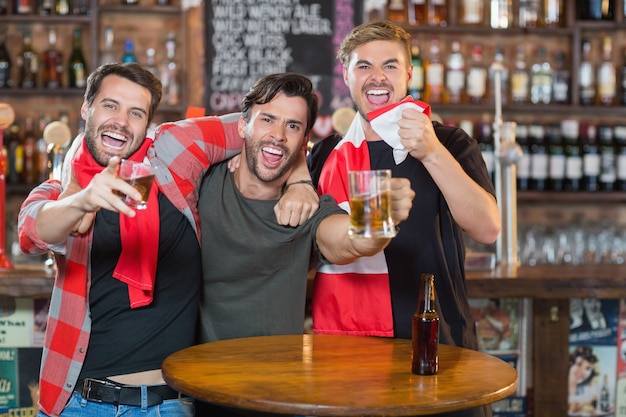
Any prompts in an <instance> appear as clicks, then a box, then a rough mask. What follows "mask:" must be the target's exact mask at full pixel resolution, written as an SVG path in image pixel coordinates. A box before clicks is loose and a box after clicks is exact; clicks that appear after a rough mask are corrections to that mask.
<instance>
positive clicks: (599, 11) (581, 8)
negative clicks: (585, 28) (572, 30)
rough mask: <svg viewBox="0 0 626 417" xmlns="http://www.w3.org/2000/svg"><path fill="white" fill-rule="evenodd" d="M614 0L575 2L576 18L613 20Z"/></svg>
mask: <svg viewBox="0 0 626 417" xmlns="http://www.w3.org/2000/svg"><path fill="white" fill-rule="evenodd" d="M614 3H615V2H614V0H585V1H578V2H576V8H577V9H578V18H579V19H581V20H613V18H614V17H615V12H614V8H615V5H614Z"/></svg>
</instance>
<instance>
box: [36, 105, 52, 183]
mask: <svg viewBox="0 0 626 417" xmlns="http://www.w3.org/2000/svg"><path fill="white" fill-rule="evenodd" d="M48 123H50V116H49V115H47V114H42V115H41V116H40V117H39V139H38V140H37V175H38V178H37V182H38V183H42V182H44V181H46V180H47V179H48V178H49V174H50V169H49V167H48V142H46V140H45V139H44V137H43V131H44V129H45V128H46V126H47V125H48Z"/></svg>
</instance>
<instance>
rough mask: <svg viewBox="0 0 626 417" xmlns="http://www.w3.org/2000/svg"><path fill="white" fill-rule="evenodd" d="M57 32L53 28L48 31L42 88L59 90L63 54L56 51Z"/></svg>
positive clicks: (43, 59)
mask: <svg viewBox="0 0 626 417" xmlns="http://www.w3.org/2000/svg"><path fill="white" fill-rule="evenodd" d="M56 44H57V31H56V28H55V27H54V26H51V27H50V28H49V29H48V49H46V50H45V51H44V53H43V57H42V61H43V86H44V87H45V88H59V87H61V86H62V80H61V79H62V77H63V54H62V53H61V52H60V51H59V50H58V49H57V47H56Z"/></svg>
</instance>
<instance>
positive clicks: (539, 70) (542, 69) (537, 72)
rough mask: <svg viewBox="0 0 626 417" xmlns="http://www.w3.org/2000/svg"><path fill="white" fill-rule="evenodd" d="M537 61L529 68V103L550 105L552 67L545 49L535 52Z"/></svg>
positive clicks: (541, 48)
mask: <svg viewBox="0 0 626 417" xmlns="http://www.w3.org/2000/svg"><path fill="white" fill-rule="evenodd" d="M537 55H538V57H537V61H536V62H535V63H534V64H533V65H532V66H531V67H530V102H531V103H533V104H537V103H543V104H550V102H551V101H552V66H551V65H550V62H549V61H548V53H547V52H546V48H544V47H542V46H540V47H539V48H538V50H537Z"/></svg>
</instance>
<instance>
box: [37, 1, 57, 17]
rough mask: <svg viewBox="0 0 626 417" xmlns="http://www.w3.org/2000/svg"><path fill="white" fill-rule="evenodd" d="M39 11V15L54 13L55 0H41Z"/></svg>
mask: <svg viewBox="0 0 626 417" xmlns="http://www.w3.org/2000/svg"><path fill="white" fill-rule="evenodd" d="M37 11H38V13H39V16H50V15H51V14H53V13H54V0H41V1H40V2H39V7H38V8H37Z"/></svg>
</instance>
